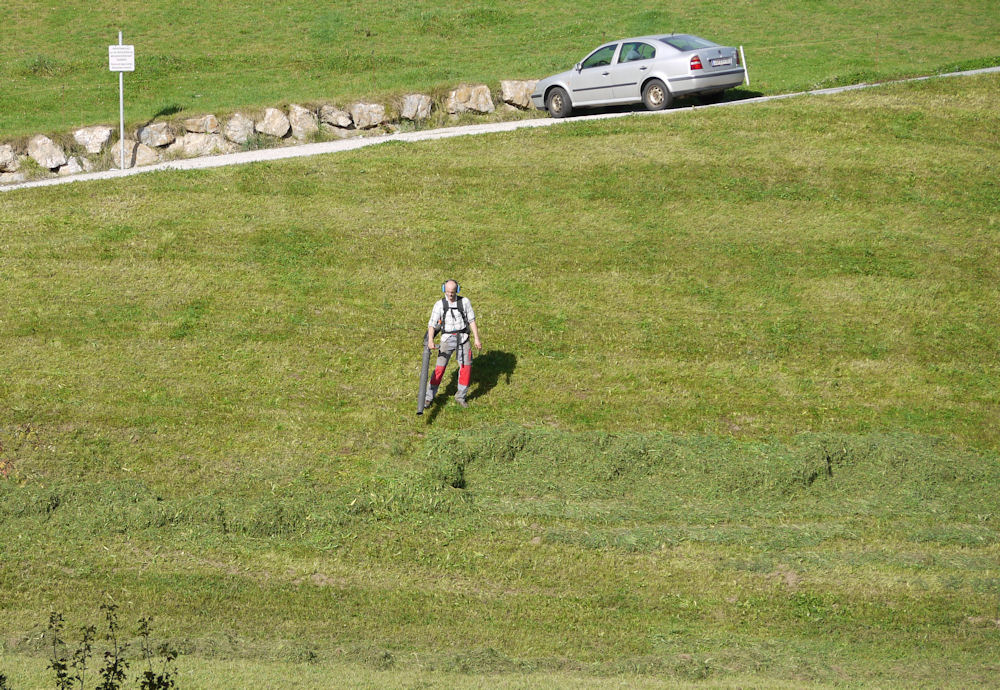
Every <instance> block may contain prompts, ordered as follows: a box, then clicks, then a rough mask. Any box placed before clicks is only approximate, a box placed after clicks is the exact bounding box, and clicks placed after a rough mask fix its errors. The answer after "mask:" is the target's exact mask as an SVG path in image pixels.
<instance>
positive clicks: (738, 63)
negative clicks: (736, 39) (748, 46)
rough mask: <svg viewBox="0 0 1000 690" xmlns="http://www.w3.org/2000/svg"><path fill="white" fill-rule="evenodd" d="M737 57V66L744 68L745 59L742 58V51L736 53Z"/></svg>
mask: <svg viewBox="0 0 1000 690" xmlns="http://www.w3.org/2000/svg"><path fill="white" fill-rule="evenodd" d="M735 57H736V64H737V65H739V66H740V67H742V66H743V59H742V58H741V57H740V51H738V50H737V51H736V53H735Z"/></svg>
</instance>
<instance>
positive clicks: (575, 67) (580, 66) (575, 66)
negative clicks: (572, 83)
mask: <svg viewBox="0 0 1000 690" xmlns="http://www.w3.org/2000/svg"><path fill="white" fill-rule="evenodd" d="M573 69H575V70H576V71H577V72H579V71H580V70H582V69H583V63H582V62H578V63H576V64H575V65H573Z"/></svg>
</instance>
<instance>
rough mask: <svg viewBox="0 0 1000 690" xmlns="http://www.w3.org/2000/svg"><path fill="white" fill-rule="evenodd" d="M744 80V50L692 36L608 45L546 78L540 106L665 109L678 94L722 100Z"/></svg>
mask: <svg viewBox="0 0 1000 690" xmlns="http://www.w3.org/2000/svg"><path fill="white" fill-rule="evenodd" d="M745 79H746V68H745V67H744V65H743V57H742V52H741V51H740V50H738V49H736V48H731V47H728V46H720V45H719V44H717V43H712V42H711V41H708V40H705V39H704V38H699V37H697V36H692V35H690V34H672V35H669V36H639V37H637V38H624V39H622V40H619V41H613V42H611V43H605V44H604V45H602V46H601V47H600V48H598V49H597V50H595V51H593V52H592V53H591V54H590V55H588V56H587V57H585V58H584V59H583V60H582V61H581V62H579V63H577V65H576V67H574V68H573V69H571V70H570V71H568V72H563V73H561V74H555V75H553V76H551V77H546V78H545V79H542V80H541V81H539V82H538V86H536V87H535V91H534V93H533V94H531V101H532V103H533V104H534V105H535V107H536V108H539V109H544V110H548V111H549V114H550V115H552V117H566V116H567V115H569V114H570V113H571V112H572V111H573V109H574V108H582V107H595V106H604V105H618V104H627V103H640V102H641V103H643V104H644V105H645V106H646V108H647V109H649V110H661V109H663V108H666V107H667V106H669V105H670V103H671V102H672V101H673V99H674V98H676V97H679V96H692V95H699V96H702V97H708V98H710V99H711V98H719V97H721V95H722V92H723V91H725V90H726V89H730V88H732V87H734V86H739V85H740V84H742V83H743V82H744V80H745Z"/></svg>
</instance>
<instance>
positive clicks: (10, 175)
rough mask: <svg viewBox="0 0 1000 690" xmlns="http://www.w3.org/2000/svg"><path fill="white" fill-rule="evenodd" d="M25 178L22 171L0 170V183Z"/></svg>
mask: <svg viewBox="0 0 1000 690" xmlns="http://www.w3.org/2000/svg"><path fill="white" fill-rule="evenodd" d="M27 179H28V178H27V176H26V175H25V174H24V173H22V172H0V184H17V183H19V182H24V181H25V180H27Z"/></svg>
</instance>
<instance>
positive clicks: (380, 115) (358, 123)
mask: <svg viewBox="0 0 1000 690" xmlns="http://www.w3.org/2000/svg"><path fill="white" fill-rule="evenodd" d="M351 119H352V120H354V126H355V127H357V128H358V129H371V128H372V127H377V126H379V125H380V124H382V121H383V120H385V106H384V105H379V104H378V103H355V104H354V105H352V106H351Z"/></svg>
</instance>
